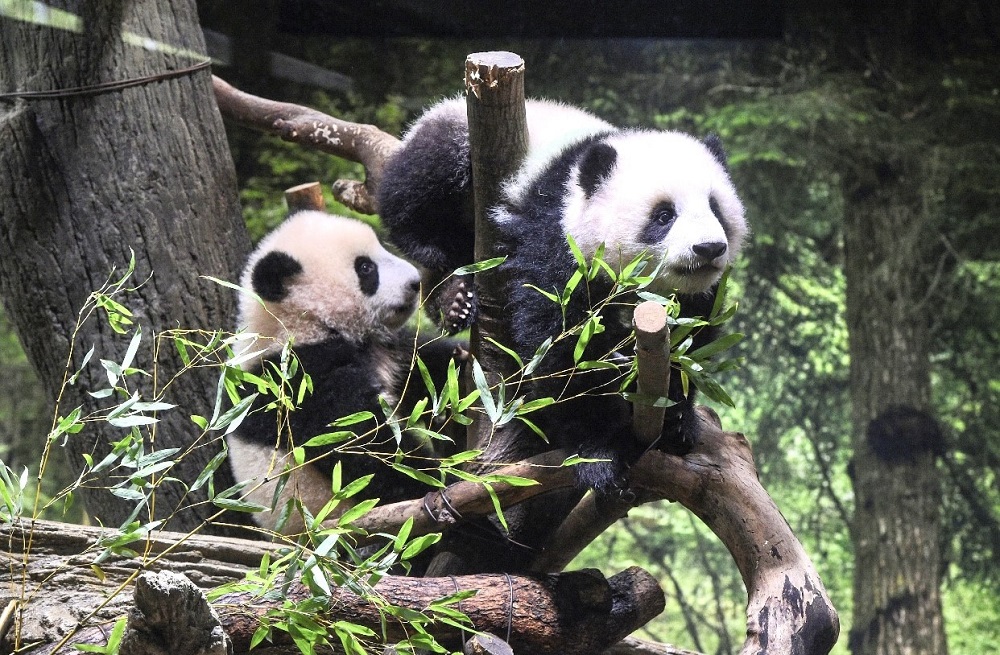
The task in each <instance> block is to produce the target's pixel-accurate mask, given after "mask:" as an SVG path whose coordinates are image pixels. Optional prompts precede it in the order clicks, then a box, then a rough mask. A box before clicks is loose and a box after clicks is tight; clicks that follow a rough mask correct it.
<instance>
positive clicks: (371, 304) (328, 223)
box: [228, 211, 456, 533]
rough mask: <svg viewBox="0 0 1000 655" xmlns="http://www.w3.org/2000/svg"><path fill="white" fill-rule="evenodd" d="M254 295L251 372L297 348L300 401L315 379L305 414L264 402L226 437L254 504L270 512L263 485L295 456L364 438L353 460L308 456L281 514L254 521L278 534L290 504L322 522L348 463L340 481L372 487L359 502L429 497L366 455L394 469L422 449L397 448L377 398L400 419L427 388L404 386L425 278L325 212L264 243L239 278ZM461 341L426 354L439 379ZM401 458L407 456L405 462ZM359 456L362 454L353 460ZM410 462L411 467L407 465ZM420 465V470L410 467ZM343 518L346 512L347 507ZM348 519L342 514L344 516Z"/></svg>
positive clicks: (292, 526) (296, 523)
mask: <svg viewBox="0 0 1000 655" xmlns="http://www.w3.org/2000/svg"><path fill="white" fill-rule="evenodd" d="M240 284H241V286H242V287H243V288H244V289H248V290H252V291H253V292H254V293H255V294H256V295H257V296H259V298H260V301H258V300H257V299H256V298H254V297H252V296H251V295H250V294H246V293H244V294H241V295H240V298H239V327H241V328H245V329H246V330H247V331H248V332H250V333H254V334H257V335H259V336H258V337H257V339H256V341H255V342H254V343H252V344H250V345H247V346H245V347H244V348H243V350H242V354H244V356H250V355H251V354H253V353H259V354H258V355H257V356H253V357H252V358H251V359H250V360H249V361H247V362H246V363H245V364H243V367H244V368H245V369H247V370H250V371H252V372H258V373H259V372H260V371H261V369H262V368H263V367H265V366H277V365H279V363H280V359H281V355H282V351H283V349H284V348H285V347H286V345H291V347H292V349H293V351H294V353H295V355H296V356H297V358H298V360H299V370H298V372H297V373H296V375H295V377H294V378H293V384H292V391H291V393H292V394H293V396H294V394H295V393H296V392H297V389H298V385H299V382H300V381H301V380H302V371H305V372H306V373H308V375H309V376H310V378H311V380H312V385H313V390H312V393H311V394H307V395H306V396H305V397H304V398H303V400H302V402H301V405H300V406H299V407H298V408H297V409H296V410H295V411H292V412H291V413H289V414H287V423H284V424H281V425H279V423H278V421H279V415H278V412H276V411H275V410H274V409H273V408H268V407H267V404H268V403H269V402H270V401H272V400H273V398H272V397H270V396H267V395H265V394H261V395H260V396H259V397H258V399H257V401H256V406H255V407H254V408H253V410H252V411H251V413H250V414H249V415H248V416H247V417H246V419H245V420H244V421H243V423H241V424H240V426H239V428H238V429H237V430H236V431H235V432H234V433H232V434H231V435H230V436H229V438H228V446H229V461H230V465H231V466H232V469H233V473H234V475H235V477H236V480H237V481H238V482H241V481H247V480H250V481H256V482H253V483H252V484H251V485H249V486H250V488H253V487H256V488H255V489H254V490H253V491H252V492H251V493H250V495H249V498H248V499H249V500H251V501H252V502H257V503H258V504H261V505H264V506H268V507H270V506H271V505H272V501H273V496H274V492H275V487H276V483H275V482H273V481H270V482H267V483H266V484H262V485H259V486H257V483H259V482H261V481H263V480H264V479H265V478H267V479H268V480H274V479H275V478H277V477H278V476H279V474H280V473H281V471H282V470H283V468H284V466H285V464H286V463H287V464H290V465H291V464H292V462H291V457H290V454H289V450H290V447H291V446H292V445H293V444H294V445H301V444H303V443H305V442H306V441H307V440H309V439H310V438H312V437H314V436H316V435H319V434H324V433H329V432H333V431H336V430H347V429H349V430H352V431H354V432H355V433H356V434H357V435H359V436H358V438H357V439H355V440H353V441H351V442H349V443H347V444H344V443H340V444H338V446H339V447H345V446H346V452H347V454H341V453H336V454H332V448H333V446H330V447H325V448H324V447H320V448H307V449H306V458H307V460H309V461H310V462H311V463H309V464H308V465H306V466H303V467H301V468H298V469H296V470H295V471H294V472H293V473H292V474H291V475H290V476H289V478H288V481H287V484H286V485H285V487H284V489H283V491H282V493H281V494H280V498H279V500H278V502H277V503H275V505H274V511H272V512H262V513H259V514H255V515H254V516H255V520H256V521H257V523H258V524H259V525H261V526H263V527H265V528H268V529H274V528H275V527H276V524H277V523H278V522H279V521H278V519H279V517H280V516H281V513H282V508H284V507H285V505H286V503H287V501H288V500H289V499H290V498H292V497H293V496H294V497H296V498H298V499H299V500H300V501H301V502H302V504H303V505H304V507H305V508H307V509H308V510H309V512H310V513H311V514H313V515H315V514H316V513H317V512H318V511H319V510H320V509H321V508H322V507H323V505H325V504H326V502H327V501H329V499H330V497H331V473H332V471H333V467H334V464H335V463H336V462H337V461H338V460H339V461H340V462H341V466H342V472H343V481H344V484H346V483H347V482H348V481H350V480H352V479H356V478H358V477H360V476H363V475H367V474H375V476H376V477H375V478H374V480H373V481H372V483H371V484H370V485H369V487H368V488H367V489H366V490H365V492H364V493H363V494H362V495H361V496H360V497H364V498H367V497H379V498H381V500H382V502H385V503H389V502H395V501H398V500H403V499H407V498H415V497H419V496H420V495H421V494H423V493H425V492H426V488H425V487H423V486H422V485H421V484H420V483H418V482H416V481H415V480H413V479H412V478H410V477H409V476H406V475H405V474H402V473H399V472H397V471H395V470H394V469H392V468H391V467H389V466H388V465H386V463H384V462H382V461H379V459H377V458H376V457H373V456H371V455H366V454H363V453H362V452H361V450H362V449H364V450H367V451H372V452H374V453H377V454H379V455H381V456H382V457H384V458H385V459H387V460H389V461H391V460H392V459H393V458H394V457H397V456H403V455H407V456H415V455H417V454H418V452H417V451H418V450H419V444H417V443H416V441H415V440H414V439H413V438H411V437H409V435H408V433H407V432H406V431H403V432H402V434H401V437H402V440H401V442H400V443H398V444H397V440H396V437H395V436H394V434H393V431H392V430H391V429H390V428H388V427H386V426H385V424H384V421H385V413H384V412H383V410H382V407H381V405H380V399H381V400H382V401H384V402H385V404H386V405H387V406H388V407H396V406H397V404H398V403H399V404H400V407H399V408H398V409H397V412H400V414H397V416H399V415H402V416H403V417H404V418H405V417H406V416H409V407H407V408H406V409H405V411H406V414H405V415H404V414H401V412H402V411H403V407H402V405H403V404H406V402H408V403H409V404H410V406H412V402H413V401H412V400H410V401H405V402H401V397H402V396H404V385H405V392H406V393H405V395H406V396H407V398H416V397H418V396H420V395H421V393H420V392H421V391H422V390H423V384H422V382H420V380H419V376H416V379H415V380H409V381H408V380H407V378H408V372H409V370H410V364H411V359H412V357H413V350H414V344H415V336H414V334H413V332H412V331H410V330H409V329H406V328H405V327H404V325H405V324H406V322H407V320H408V319H409V318H410V316H412V315H413V313H414V311H415V309H416V307H417V304H418V299H419V291H420V277H419V275H418V272H417V269H416V268H415V267H414V266H413V265H412V264H410V263H409V262H407V261H405V260H403V259H401V258H399V257H397V256H395V255H393V254H391V253H390V252H388V251H387V250H386V249H385V248H384V247H383V246H382V244H381V243H379V240H378V238H377V237H376V235H375V232H374V231H373V230H372V228H371V227H369V226H368V225H366V224H364V223H362V222H360V221H357V220H354V219H350V218H346V217H342V216H336V215H330V214H326V213H323V212H318V211H300V212H298V213H295V214H293V215H292V216H290V217H289V218H288V219H286V220H285V221H284V223H282V224H281V225H280V226H279V227H277V228H276V229H275V230H274V231H273V232H271V233H270V234H269V235H267V236H266V237H265V238H264V239H262V240H261V242H260V244H259V245H258V246H257V248H256V250H255V251H254V252H253V253H252V254H251V255H250V257H249V259H248V261H247V264H246V267H245V270H244V271H243V274H242V277H241V279H240ZM455 347H456V344H455V343H454V342H452V341H432V342H428V343H426V344H423V345H421V347H420V350H419V352H420V356H421V358H423V359H424V360H425V363H427V365H428V368H429V369H430V370H431V372H432V376H443V375H444V374H445V372H446V371H447V367H448V360H449V359H450V358H451V356H452V354H453V352H454V351H455ZM362 411H368V412H371V413H372V414H373V415H374V416H375V417H376V418H375V419H369V420H366V421H363V422H361V423H357V424H354V425H350V426H348V427H343V428H331V427H329V425H330V423H331V422H333V421H334V420H336V419H338V418H341V417H345V416H348V415H350V414H354V413H356V412H362ZM397 451H398V452H399V453H402V454H403V455H397ZM351 453H353V454H351ZM407 460H409V457H407ZM407 463H409V464H411V465H415V466H423V465H425V464H426V462H423V461H420V460H413V461H407ZM345 508H346V507H345ZM342 509H343V508H342ZM301 528H302V521H301V519H300V518H298V516H297V515H296V513H295V512H293V513H292V514H291V516H290V520H289V521H288V523H287V524H286V525H284V526H283V528H282V529H283V531H284V532H286V533H292V532H297V531H299V530H301Z"/></svg>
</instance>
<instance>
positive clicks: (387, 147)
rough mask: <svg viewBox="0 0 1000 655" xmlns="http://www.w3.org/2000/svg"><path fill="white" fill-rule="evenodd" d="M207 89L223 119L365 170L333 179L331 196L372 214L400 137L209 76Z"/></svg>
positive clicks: (374, 211) (371, 126)
mask: <svg viewBox="0 0 1000 655" xmlns="http://www.w3.org/2000/svg"><path fill="white" fill-rule="evenodd" d="M212 86H213V89H214V91H215V100H216V102H217V103H218V105H219V111H220V112H222V115H223V117H225V118H227V119H229V120H231V121H234V122H236V123H239V124H240V125H243V126H245V127H249V128H252V129H255V130H259V131H261V132H267V133H268V134H276V135H278V136H280V137H281V138H282V139H285V140H286V141H292V142H294V143H298V144H301V145H304V146H307V147H310V148H315V149H317V150H321V151H323V152H326V153H329V154H331V155H336V156H337V157H343V158H344V159H349V160H351V161H356V162H360V163H361V164H362V165H363V166H364V167H365V171H366V177H365V182H364V183H363V184H362V183H360V182H357V181H353V180H338V181H337V182H336V183H335V184H334V185H333V193H334V195H335V196H336V197H337V200H339V201H341V202H343V203H344V204H345V205H347V206H349V207H351V208H352V209H355V210H357V211H360V212H364V213H367V214H374V213H376V211H377V207H376V206H375V189H376V188H378V183H379V179H380V178H381V175H382V168H383V167H384V166H385V162H386V161H387V160H388V159H389V157H390V156H391V155H392V153H393V152H394V151H395V150H396V148H398V147H399V139H397V138H396V137H394V136H391V135H389V134H386V133H385V132H383V131H382V130H380V129H378V128H377V127H375V126H374V125H364V124H361V123H351V122H349V121H343V120H340V119H339V118H334V117H333V116H329V115H327V114H324V113H322V112H319V111H316V110H314V109H309V108H308V107H303V106H301V105H294V104H291V103H287V102H276V101H274V100H266V99H264V98H259V97H257V96H253V95H250V94H249V93H244V92H242V91H239V90H238V89H236V88H235V87H233V86H231V85H230V84H228V83H227V82H225V81H223V80H221V79H220V78H218V77H213V78H212Z"/></svg>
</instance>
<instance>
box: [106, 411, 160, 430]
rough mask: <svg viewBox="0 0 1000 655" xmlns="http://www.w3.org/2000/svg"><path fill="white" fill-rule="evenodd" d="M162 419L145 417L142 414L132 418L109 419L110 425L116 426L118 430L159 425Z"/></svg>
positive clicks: (133, 415) (131, 416)
mask: <svg viewBox="0 0 1000 655" xmlns="http://www.w3.org/2000/svg"><path fill="white" fill-rule="evenodd" d="M159 420H160V419H158V418H153V417H152V416H143V415H142V414H132V415H130V416H123V417H121V418H111V419H108V423H110V424H111V425H113V426H115V427H116V428H132V427H135V426H137V425H151V424H153V423H157V422H158V421H159Z"/></svg>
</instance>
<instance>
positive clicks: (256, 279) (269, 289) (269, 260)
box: [250, 250, 302, 302]
mask: <svg viewBox="0 0 1000 655" xmlns="http://www.w3.org/2000/svg"><path fill="white" fill-rule="evenodd" d="M301 272H302V264H300V263H299V261H298V260H297V259H295V258H294V257H292V256H291V255H289V254H288V253H286V252H282V251H280V250H272V251H271V252H269V253H267V254H266V255H264V256H263V257H261V258H260V259H258V260H257V263H256V264H255V265H254V267H253V273H252V274H251V275H250V281H251V285H252V286H253V290H254V293H256V294H257V295H258V296H260V297H261V298H263V299H264V300H269V301H271V302H277V301H279V300H282V299H284V297H285V296H287V295H288V283H289V282H290V278H292V277H294V276H296V275H298V274H299V273H301Z"/></svg>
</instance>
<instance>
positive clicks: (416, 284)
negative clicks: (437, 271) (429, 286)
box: [410, 278, 420, 293]
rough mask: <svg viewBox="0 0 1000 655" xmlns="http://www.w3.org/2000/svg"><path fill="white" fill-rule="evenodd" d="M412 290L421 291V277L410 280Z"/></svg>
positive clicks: (414, 291)
mask: <svg viewBox="0 0 1000 655" xmlns="http://www.w3.org/2000/svg"><path fill="white" fill-rule="evenodd" d="M410 291H412V292H413V293H417V292H418V291H420V279H419V278H418V279H416V280H413V281H412V282H410Z"/></svg>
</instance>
